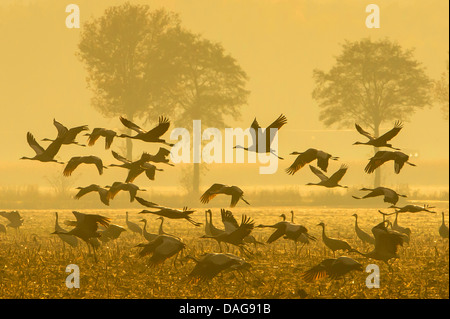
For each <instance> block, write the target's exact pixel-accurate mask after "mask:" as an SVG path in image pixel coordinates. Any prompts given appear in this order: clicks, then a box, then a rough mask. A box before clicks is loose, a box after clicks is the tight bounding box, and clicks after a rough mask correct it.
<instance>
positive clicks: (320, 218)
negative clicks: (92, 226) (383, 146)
mask: <svg viewBox="0 0 450 319" xmlns="http://www.w3.org/2000/svg"><path fill="white" fill-rule="evenodd" d="M292 209H293V210H294V213H295V222H296V223H298V224H301V225H304V226H305V227H307V228H308V230H309V233H310V234H312V235H314V236H316V237H317V239H318V240H317V242H315V243H312V244H310V245H308V246H305V247H303V248H302V249H300V247H301V244H298V251H297V254H296V253H295V244H294V243H293V242H292V241H288V240H285V239H283V238H280V239H279V240H277V241H276V242H274V243H272V244H267V245H264V246H262V245H258V246H257V247H254V246H253V245H249V246H248V249H249V250H251V251H252V252H253V255H252V256H251V258H248V257H244V258H245V259H246V260H247V261H248V262H250V263H251V265H252V267H251V271H250V272H243V273H242V274H241V273H238V272H228V273H223V274H220V275H219V276H218V277H216V278H214V279H213V280H212V281H211V282H209V283H198V284H192V283H189V281H188V280H187V275H188V274H189V272H190V271H191V270H192V269H193V267H194V262H192V261H186V260H184V262H183V263H180V262H177V263H176V264H175V266H174V263H173V261H174V257H172V258H171V259H169V260H167V261H166V262H165V263H164V264H163V265H161V266H157V267H148V266H147V258H148V257H144V258H139V256H138V252H139V248H136V247H135V246H136V245H137V244H139V243H144V242H145V239H144V238H143V237H142V236H139V235H137V234H132V233H131V232H130V231H127V232H124V233H123V234H122V235H121V236H120V237H119V238H118V239H117V240H115V241H111V242H108V243H106V244H103V245H102V246H101V247H100V248H99V250H98V251H97V253H98V259H99V261H98V263H95V262H94V259H93V257H92V256H89V255H88V253H87V246H86V244H85V243H84V242H81V241H80V243H79V246H78V247H77V248H70V247H69V246H67V245H63V243H62V241H61V240H60V239H59V238H58V237H57V236H56V235H51V234H50V233H51V232H53V231H54V223H55V214H54V211H26V210H24V211H21V212H20V213H21V215H22V217H23V218H24V225H23V226H22V227H21V228H20V229H19V231H18V232H17V233H16V232H15V231H14V230H13V229H8V232H7V234H6V235H5V234H0V298H288V299H291V298H304V297H306V298H449V284H448V282H449V250H448V240H443V239H442V238H441V237H440V236H439V232H438V229H439V226H440V225H441V214H440V212H441V210H439V211H438V214H427V213H418V214H402V215H400V217H399V224H400V225H401V226H403V227H409V228H411V230H412V234H411V241H410V243H409V244H405V245H404V246H403V247H401V248H400V259H397V260H395V261H393V262H392V267H393V270H394V271H393V272H390V271H389V269H388V267H387V266H386V265H385V264H383V263H382V262H379V261H374V260H369V259H366V258H364V257H362V256H360V255H358V254H354V253H350V254H347V253H342V252H338V253H337V254H336V256H339V255H347V256H350V257H352V258H354V259H356V260H357V261H359V262H360V263H361V264H363V267H364V268H365V267H366V266H367V265H368V264H377V265H378V266H379V267H380V288H373V289H369V288H367V287H366V277H367V276H368V273H366V272H352V273H350V274H349V275H347V276H346V278H345V280H334V281H332V280H330V279H329V278H325V279H321V280H318V281H316V282H314V283H305V282H304V281H303V280H302V279H301V278H300V274H301V273H302V272H303V271H305V270H307V269H309V268H310V267H312V266H314V265H316V264H318V263H319V262H320V261H322V260H323V259H325V258H327V257H330V256H331V257H332V253H331V251H330V250H329V249H328V248H326V247H325V246H324V244H323V242H322V238H321V227H318V226H317V224H318V223H320V222H324V223H325V224H326V233H327V235H328V236H329V237H333V238H339V239H344V240H346V241H348V243H349V244H350V245H351V246H352V247H353V248H356V249H358V250H359V251H363V252H367V251H369V250H371V247H369V246H368V245H366V246H364V245H363V244H362V243H361V241H360V240H359V239H358V238H357V237H356V234H355V230H354V217H352V214H354V213H357V214H358V215H359V219H358V221H359V226H360V227H361V228H362V229H364V230H365V231H366V232H369V233H370V229H371V227H373V226H375V225H376V224H377V223H379V222H381V221H382V218H381V215H380V214H379V213H378V212H377V209H330V208H323V209H322V208H310V209H307V208H264V207H261V208H254V207H253V208H236V209H232V211H233V214H234V216H235V217H236V219H237V220H238V222H240V220H241V215H242V214H247V215H248V216H250V217H251V218H252V219H254V220H255V225H258V224H274V223H276V222H278V221H280V220H281V218H280V217H279V216H280V214H282V213H284V214H286V216H287V217H288V219H289V218H290V211H291V210H292ZM58 212H59V220H60V225H61V226H62V227H64V228H65V229H70V227H69V226H66V225H64V221H65V220H73V219H74V217H73V215H72V214H71V211H68V210H64V211H62V210H61V211H58ZM82 212H85V213H96V214H101V215H104V216H107V217H110V218H111V222H112V223H113V224H117V225H121V226H123V227H126V223H125V210H90V211H82ZM212 212H213V222H214V225H215V226H216V227H218V228H223V225H222V222H221V220H220V209H217V208H216V209H212ZM445 216H446V223H447V225H448V220H447V218H448V209H446V210H445ZM142 217H145V218H147V220H148V222H149V225H148V229H147V230H148V231H149V232H151V233H157V231H158V227H159V223H160V221H159V220H156V217H157V216H155V215H139V214H138V210H129V218H130V221H133V222H138V221H139V220H140V219H141V218H142ZM193 218H194V219H195V220H196V221H200V222H202V223H204V209H200V210H198V211H197V212H195V213H194V214H193ZM1 222H3V223H5V221H4V220H2V221H1ZM164 231H165V232H167V233H170V234H174V235H176V236H178V237H181V238H182V239H183V242H184V243H185V244H186V249H185V251H184V252H183V255H191V256H196V257H199V256H200V255H202V254H203V253H209V252H219V250H218V249H219V248H218V245H217V243H216V242H215V241H214V240H213V239H201V238H199V237H200V236H202V235H203V234H204V226H201V227H195V226H193V225H191V224H190V223H188V222H186V221H184V220H183V221H177V220H168V219H165V222H164ZM272 231H273V230H272V229H269V228H265V229H261V228H255V230H254V231H253V233H252V234H253V235H254V236H255V237H256V239H258V240H260V241H265V240H267V238H268V237H269V236H270V234H271V232H272ZM230 252H232V253H235V254H237V255H240V252H239V251H238V250H237V249H235V248H234V247H230ZM180 260H183V258H181V257H179V258H178V261H180ZM69 264H76V265H78V266H79V268H80V288H79V289H76V288H73V289H69V288H67V287H66V284H65V280H66V277H67V276H68V275H69V274H68V273H66V272H65V269H66V266H67V265H69Z"/></svg>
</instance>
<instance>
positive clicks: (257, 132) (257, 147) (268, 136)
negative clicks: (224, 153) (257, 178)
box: [233, 114, 287, 159]
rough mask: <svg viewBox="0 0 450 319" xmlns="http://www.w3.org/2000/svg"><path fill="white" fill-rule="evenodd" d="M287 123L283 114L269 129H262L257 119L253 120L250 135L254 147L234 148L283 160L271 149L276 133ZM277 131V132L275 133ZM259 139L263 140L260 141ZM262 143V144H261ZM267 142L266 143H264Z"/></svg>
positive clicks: (240, 146) (238, 146)
mask: <svg viewBox="0 0 450 319" xmlns="http://www.w3.org/2000/svg"><path fill="white" fill-rule="evenodd" d="M286 123H287V118H286V116H284V115H283V114H281V115H280V116H279V117H278V118H277V119H276V120H275V121H274V122H273V123H272V124H270V125H269V126H268V127H267V128H265V129H262V128H261V126H259V123H258V121H257V120H256V118H255V119H254V120H253V123H252V125H251V126H250V134H251V135H252V145H250V146H249V147H244V146H242V145H236V146H234V147H233V148H236V149H243V150H246V151H248V152H255V153H271V154H273V155H275V156H276V157H278V158H279V159H283V158H282V157H280V156H278V155H277V154H276V153H275V150H273V149H272V148H270V146H271V145H272V142H273V140H274V138H275V135H276V133H277V132H278V130H279V129H281V128H282V127H283V126H284V125H285V124H286ZM274 130H275V131H274ZM259 137H261V138H262V139H263V140H262V141H259ZM260 142H262V143H260ZM264 142H265V143H264Z"/></svg>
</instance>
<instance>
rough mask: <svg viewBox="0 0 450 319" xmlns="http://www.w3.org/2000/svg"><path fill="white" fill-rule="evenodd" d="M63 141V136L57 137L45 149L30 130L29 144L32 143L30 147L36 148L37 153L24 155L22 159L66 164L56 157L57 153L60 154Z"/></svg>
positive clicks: (28, 135) (28, 134)
mask: <svg viewBox="0 0 450 319" xmlns="http://www.w3.org/2000/svg"><path fill="white" fill-rule="evenodd" d="M63 141H64V139H63V138H62V137H57V138H56V139H55V140H54V141H53V142H51V143H50V145H49V146H47V148H46V149H44V148H43V147H42V146H40V145H39V143H38V142H36V139H35V138H34V136H33V134H31V133H30V132H28V133H27V142H28V145H30V147H31V148H32V149H33V150H34V152H35V153H36V155H35V156H34V157H26V156H23V157H21V158H20V159H26V160H34V161H40V162H55V163H58V164H64V163H63V162H58V161H57V160H55V159H54V157H55V156H56V154H58V152H59V150H60V148H61V145H62V143H63Z"/></svg>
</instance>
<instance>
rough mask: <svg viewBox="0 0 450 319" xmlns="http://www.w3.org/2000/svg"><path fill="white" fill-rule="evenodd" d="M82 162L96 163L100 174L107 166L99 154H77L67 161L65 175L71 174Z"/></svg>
mask: <svg viewBox="0 0 450 319" xmlns="http://www.w3.org/2000/svg"><path fill="white" fill-rule="evenodd" d="M81 164H94V165H95V166H96V167H97V170H98V173H99V174H100V175H102V174H103V169H104V168H107V167H106V166H103V162H102V159H101V158H100V157H97V156H93V155H91V156H75V157H72V158H71V159H70V160H69V162H67V165H66V167H65V168H64V171H63V175H64V176H70V175H72V173H73V171H74V170H75V169H76V168H77V167H78V166H79V165H81Z"/></svg>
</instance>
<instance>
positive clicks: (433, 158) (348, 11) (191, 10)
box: [0, 0, 449, 190]
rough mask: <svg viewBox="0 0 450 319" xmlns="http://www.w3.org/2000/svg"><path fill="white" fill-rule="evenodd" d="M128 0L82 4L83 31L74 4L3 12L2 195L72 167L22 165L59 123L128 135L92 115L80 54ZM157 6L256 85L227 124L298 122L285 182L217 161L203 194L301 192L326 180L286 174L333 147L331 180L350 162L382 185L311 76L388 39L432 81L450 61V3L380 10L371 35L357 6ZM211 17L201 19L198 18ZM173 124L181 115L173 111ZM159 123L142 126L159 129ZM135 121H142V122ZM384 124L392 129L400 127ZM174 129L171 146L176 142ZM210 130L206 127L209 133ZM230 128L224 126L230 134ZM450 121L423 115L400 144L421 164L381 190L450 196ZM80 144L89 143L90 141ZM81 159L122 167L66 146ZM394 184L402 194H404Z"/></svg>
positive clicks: (389, 178) (93, 177)
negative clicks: (322, 113) (346, 49)
mask: <svg viewBox="0 0 450 319" xmlns="http://www.w3.org/2000/svg"><path fill="white" fill-rule="evenodd" d="M123 2H124V1H118V0H116V1H103V2H100V1H96V2H95V3H94V2H92V1H86V0H83V1H77V4H78V5H79V6H80V10H81V29H67V28H66V27H65V24H64V21H65V17H66V16H67V13H65V10H64V9H65V5H66V3H61V2H55V1H39V2H37V1H21V2H18V1H14V2H12V1H6V2H2V3H1V4H0V18H1V19H0V26H1V29H0V37H1V39H2V41H3V43H5V44H7V45H4V46H3V49H2V50H1V52H0V61H1V62H0V63H2V65H1V70H2V76H1V77H0V81H1V82H0V86H1V87H2V94H0V103H1V105H2V111H3V116H2V117H1V120H0V121H1V124H0V127H1V128H0V130H1V133H2V136H3V138H2V139H1V141H0V149H1V150H2V153H1V157H0V176H1V178H0V188H1V187H19V186H26V185H39V186H40V187H42V188H43V189H45V188H48V187H51V186H50V184H49V183H48V181H47V180H46V179H45V177H54V176H56V175H57V174H59V172H61V171H62V167H61V166H60V165H58V164H53V163H40V162H34V161H21V160H19V158H20V157H22V156H33V155H34V152H33V150H32V149H31V148H30V147H29V146H28V144H27V141H26V132H28V131H30V132H32V134H33V135H34V136H35V137H36V140H37V141H39V143H41V145H47V144H46V143H47V142H40V140H41V139H42V138H45V137H47V138H54V137H55V135H56V129H55V127H54V126H53V124H52V121H53V118H55V119H57V120H58V121H60V122H61V123H63V124H64V125H66V126H68V127H73V126H78V125H84V124H86V125H89V128H90V129H93V128H94V127H107V128H110V129H116V130H119V129H122V128H123V126H122V124H121V123H120V121H119V120H118V117H114V118H105V117H103V116H102V114H100V113H99V112H98V111H97V110H96V109H94V108H93V107H92V106H91V100H90V99H91V97H92V93H91V91H90V90H89V89H88V88H87V85H86V80H85V78H86V76H87V72H86V70H85V66H84V65H83V64H82V62H81V61H79V60H78V58H77V57H76V56H75V52H76V50H77V45H78V43H79V40H80V37H79V35H80V30H82V28H83V23H84V22H85V21H86V20H88V19H90V18H91V17H98V16H100V15H101V14H102V13H103V11H104V10H105V9H106V8H107V7H108V6H113V5H117V4H121V3H123ZM130 2H131V3H145V4H149V5H150V7H151V8H152V9H156V8H159V7H164V8H166V9H168V10H171V11H173V12H175V13H178V14H179V16H180V18H181V21H182V25H183V26H184V27H185V28H187V29H188V30H190V31H192V32H194V33H200V34H202V35H203V36H204V37H205V38H207V39H209V40H211V41H213V42H218V43H221V44H222V45H223V46H224V48H225V50H226V52H227V53H230V54H231V55H232V56H233V57H234V58H235V59H236V60H237V62H238V63H239V64H240V65H241V67H242V68H243V70H244V71H245V72H246V73H247V74H248V76H249V82H248V86H247V88H248V90H249V91H250V97H249V101H248V105H246V106H244V107H242V108H241V113H242V116H241V118H240V120H238V121H233V120H229V121H228V123H227V124H228V125H227V126H226V127H242V128H246V127H248V126H249V125H250V124H251V122H252V121H253V119H254V118H255V117H256V118H257V119H258V122H259V123H260V125H261V126H263V127H265V126H267V125H268V124H270V123H271V122H272V121H273V120H274V119H275V118H276V117H278V116H279V115H280V114H281V113H283V114H285V115H286V117H287V120H288V123H287V125H285V126H284V127H283V128H282V129H281V130H280V132H279V154H280V156H283V157H284V158H285V159H284V160H280V161H279V167H278V171H277V173H276V174H273V175H266V176H264V175H260V174H258V168H259V166H260V164H258V163H256V164H211V165H207V167H208V171H207V172H206V174H205V175H202V177H201V184H200V190H204V189H206V188H207V187H209V186H210V185H211V184H212V183H214V182H220V183H224V184H233V185H240V186H247V187H249V188H255V187H261V186H266V187H268V188H272V187H284V186H287V187H290V186H295V185H304V184H306V183H307V182H317V177H316V176H314V175H313V174H312V173H311V172H310V171H309V169H308V168H304V169H302V170H301V171H299V172H297V173H296V174H295V175H294V176H289V175H287V174H286V173H285V172H284V170H285V169H286V168H287V167H288V166H289V165H290V164H291V163H292V162H293V161H294V159H295V157H294V156H290V155H289V153H290V152H292V151H303V150H306V149H307V148H310V147H315V148H319V149H323V150H325V151H327V152H329V153H331V154H333V155H335V156H339V157H340V160H339V161H338V162H333V163H331V164H330V167H329V170H328V173H329V174H332V172H334V171H336V170H337V169H338V168H339V166H340V165H341V164H342V163H345V164H348V165H349V166H350V168H349V171H348V173H347V175H346V176H345V177H344V179H343V181H342V183H343V184H344V185H350V186H356V185H366V186H371V185H372V183H373V176H372V175H368V174H365V173H364V170H363V169H364V166H365V165H366V163H367V161H368V159H369V158H370V157H371V156H372V154H373V150H372V148H371V147H368V146H353V145H352V144H353V142H355V141H364V137H363V136H361V135H359V134H358V133H357V132H356V130H354V128H353V127H346V128H339V127H325V125H324V124H323V123H321V122H320V121H319V119H318V114H319V108H318V106H317V103H316V102H315V101H314V100H313V99H312V97H311V93H312V90H313V87H314V82H313V79H312V72H313V70H314V69H316V68H318V69H321V70H328V69H329V68H330V67H331V65H332V64H333V62H334V57H335V56H336V55H338V54H339V52H340V50H341V47H340V44H341V43H343V42H344V41H345V40H353V41H354V40H359V39H361V38H365V37H370V38H371V39H374V40H375V39H380V38H385V37H388V38H389V39H391V40H393V41H397V42H398V43H399V44H400V45H402V47H404V48H408V49H410V48H414V49H415V51H414V57H415V58H416V59H417V60H418V61H420V62H422V63H423V65H424V66H425V67H426V73H427V75H428V76H429V77H430V78H432V79H438V78H439V77H440V75H441V74H442V72H444V70H445V67H446V63H447V61H448V6H449V4H448V2H447V1H432V2H427V3H423V2H420V1H408V2H404V1H403V2H401V1H385V0H380V1H377V4H378V5H379V6H380V9H381V16H382V18H381V19H382V20H381V21H382V22H381V28H380V29H367V28H366V27H365V25H364V21H365V17H366V15H367V14H366V13H365V4H360V5H355V3H354V2H353V1H339V2H338V3H336V2H333V1H314V2H310V1H276V0H264V1H245V2H242V1H235V0H228V1H225V0H223V1H214V2H211V1H189V2H187V1H130ZM200 11H201V12H202V14H199V12H200ZM165 115H166V116H168V117H169V118H170V115H171V114H165ZM158 116H159V114H155V117H154V121H153V122H152V123H148V124H146V125H143V126H144V127H149V128H150V127H152V126H153V125H154V124H155V123H156V122H157V117H158ZM136 123H138V124H139V125H141V124H143V121H142V120H141V119H136ZM393 124H394V123H393V122H392V123H383V124H382V128H381V131H382V132H384V131H387V130H389V129H391V128H392V127H393ZM174 127H175V125H173V124H172V125H171V128H170V129H169V132H167V133H166V134H165V137H166V138H167V139H169V136H170V131H171V130H172V129H173V128H174ZM204 128H206V127H203V129H204ZM219 129H223V128H219ZM448 132H449V123H448V120H445V119H444V118H443V115H442V113H441V110H440V106H439V105H433V107H432V108H428V107H425V108H424V109H423V110H418V111H417V112H416V113H415V114H414V115H413V116H412V117H411V121H408V122H405V126H404V128H403V130H402V131H401V133H400V134H399V135H398V136H397V137H396V138H395V145H396V146H398V147H400V148H401V149H402V151H404V152H405V153H412V154H415V153H417V154H418V156H417V157H413V158H412V159H411V161H412V162H413V163H415V164H417V167H405V168H404V169H403V170H402V172H401V174H399V175H395V174H393V164H392V163H388V164H387V165H385V167H383V175H382V176H383V177H382V183H383V184H384V185H386V186H393V187H394V186H395V187H396V186H402V185H409V186H411V187H416V188H423V189H425V188H427V187H430V188H438V189H442V188H443V189H445V188H446V189H447V190H448V183H449V179H448V174H449V169H448V160H449V148H448V142H449V137H448ZM78 141H80V142H85V139H84V137H82V136H79V137H78ZM160 146H161V145H160V144H147V143H144V142H141V141H136V142H135V143H134V150H133V155H134V156H138V155H139V154H140V153H141V152H142V151H148V152H150V153H155V152H156V151H157V150H158V148H159V147H160ZM111 150H115V151H117V152H119V153H121V154H124V152H125V151H124V140H123V141H121V140H119V139H116V140H115V142H114V143H113V145H112V148H111ZM75 155H98V156H100V157H102V158H103V159H104V162H105V165H108V164H111V163H115V162H117V161H115V160H114V158H113V157H112V156H111V152H110V151H105V150H104V146H103V139H100V140H99V141H98V142H97V144H96V145H95V146H94V147H86V148H82V147H79V146H75V145H69V146H63V147H62V149H61V152H60V153H59V154H58V156H57V157H58V158H59V159H61V160H63V161H65V162H67V160H68V159H69V158H70V157H71V156H75ZM157 166H158V167H160V168H163V169H164V172H157V173H156V179H155V181H149V180H147V179H146V178H145V177H139V178H138V179H137V180H136V184H139V185H142V186H143V187H154V188H155V189H158V188H161V189H163V188H172V187H175V188H177V187H178V188H179V184H180V182H179V177H180V174H181V173H182V168H184V167H188V166H189V165H188V164H181V165H177V166H176V167H168V166H165V165H157ZM125 174H126V173H125V171H124V170H122V169H119V168H110V169H107V170H106V171H105V173H104V174H103V175H102V176H99V175H98V174H97V172H96V171H95V168H93V167H90V166H85V167H83V166H81V167H80V168H79V169H78V170H77V171H76V172H75V173H74V176H75V177H70V179H72V181H74V180H75V178H76V182H75V185H74V186H86V185H88V184H91V183H96V184H100V185H108V184H109V185H110V183H112V182H114V181H116V180H122V179H124V178H125ZM395 187H394V188H395Z"/></svg>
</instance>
